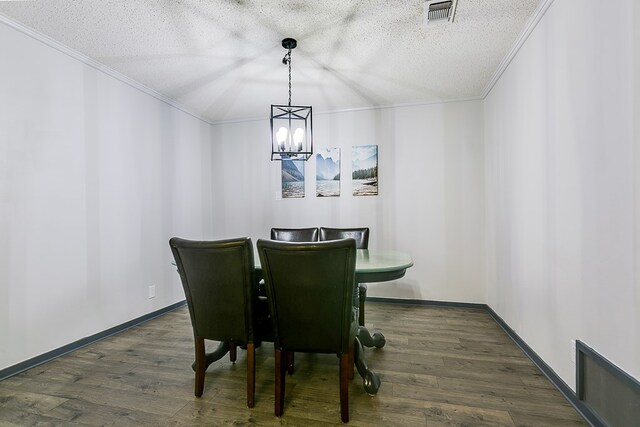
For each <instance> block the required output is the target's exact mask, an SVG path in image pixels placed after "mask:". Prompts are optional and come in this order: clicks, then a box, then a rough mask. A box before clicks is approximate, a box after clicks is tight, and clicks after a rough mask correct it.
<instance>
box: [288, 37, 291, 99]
mask: <svg viewBox="0 0 640 427" xmlns="http://www.w3.org/2000/svg"><path fill="white" fill-rule="evenodd" d="M287 56H288V58H287V59H288V60H287V62H288V63H289V107H291V49H289V53H288V54H287Z"/></svg>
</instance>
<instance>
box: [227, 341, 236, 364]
mask: <svg viewBox="0 0 640 427" xmlns="http://www.w3.org/2000/svg"><path fill="white" fill-rule="evenodd" d="M237 358H238V346H236V345H235V344H234V343H232V342H230V343H229V360H230V361H231V362H233V363H235V361H236V359H237Z"/></svg>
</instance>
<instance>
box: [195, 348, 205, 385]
mask: <svg viewBox="0 0 640 427" xmlns="http://www.w3.org/2000/svg"><path fill="white" fill-rule="evenodd" d="M195 347H196V363H195V365H196V366H195V371H196V385H195V395H196V397H200V396H202V392H203V391H204V373H205V371H206V370H207V361H206V357H207V356H206V354H205V352H204V338H200V337H195Z"/></svg>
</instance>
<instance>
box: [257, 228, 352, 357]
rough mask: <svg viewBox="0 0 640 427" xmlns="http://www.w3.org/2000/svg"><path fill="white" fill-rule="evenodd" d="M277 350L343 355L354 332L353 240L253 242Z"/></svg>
mask: <svg viewBox="0 0 640 427" xmlns="http://www.w3.org/2000/svg"><path fill="white" fill-rule="evenodd" d="M257 246H258V254H259V256H260V263H261V265H262V272H263V275H264V280H265V286H266V289H267V299H268V301H269V310H270V312H271V319H272V324H273V329H274V342H275V345H276V348H280V349H283V348H284V349H287V350H289V351H303V352H314V353H336V354H344V353H346V352H347V351H348V349H349V344H350V341H351V342H352V340H353V338H354V336H355V332H356V329H357V321H356V320H354V319H355V311H354V308H353V292H354V287H355V284H354V281H355V267H356V245H355V241H354V240H353V239H344V240H336V241H331V242H317V243H286V242H277V241H273V240H258V243H257Z"/></svg>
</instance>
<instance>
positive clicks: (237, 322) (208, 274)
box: [169, 237, 271, 408]
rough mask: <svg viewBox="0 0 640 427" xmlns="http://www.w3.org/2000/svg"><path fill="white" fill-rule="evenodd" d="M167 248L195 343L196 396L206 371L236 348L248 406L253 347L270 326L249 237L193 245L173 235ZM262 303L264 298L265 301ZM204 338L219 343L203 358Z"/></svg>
mask: <svg viewBox="0 0 640 427" xmlns="http://www.w3.org/2000/svg"><path fill="white" fill-rule="evenodd" d="M169 246H170V247H171V251H172V252H173V256H174V258H175V261H176V265H177V267H178V272H179V273H180V279H181V280H182V287H183V289H184V294H185V297H186V300H187V306H188V308H189V315H190V317H191V326H192V327H193V336H194V340H195V363H194V365H193V369H194V370H195V395H196V396H197V397H200V396H202V392H203V390H204V377H205V371H206V370H207V368H208V367H209V365H210V364H211V363H213V362H215V361H216V360H219V359H221V358H222V357H223V356H224V355H225V354H226V353H227V352H229V357H230V360H231V362H235V361H236V358H237V352H236V349H237V346H243V347H246V350H247V406H248V407H249V408H253V406H254V396H255V347H256V344H257V345H259V344H260V340H261V339H262V338H263V337H264V336H265V335H266V334H267V333H268V330H269V329H270V328H271V325H270V324H268V323H267V322H266V318H265V317H264V315H259V313H266V312H268V307H266V306H265V307H260V306H259V302H258V299H257V295H256V291H255V264H254V259H253V247H252V243H251V239H249V238H239V239H230V240H218V241H193V240H185V239H181V238H177V237H174V238H172V239H171V240H170V241H169ZM264 304H265V305H266V300H265V301H264ZM205 340H214V341H219V342H220V344H219V345H218V348H217V349H216V350H215V351H213V352H212V353H209V354H205Z"/></svg>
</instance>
